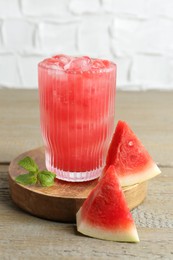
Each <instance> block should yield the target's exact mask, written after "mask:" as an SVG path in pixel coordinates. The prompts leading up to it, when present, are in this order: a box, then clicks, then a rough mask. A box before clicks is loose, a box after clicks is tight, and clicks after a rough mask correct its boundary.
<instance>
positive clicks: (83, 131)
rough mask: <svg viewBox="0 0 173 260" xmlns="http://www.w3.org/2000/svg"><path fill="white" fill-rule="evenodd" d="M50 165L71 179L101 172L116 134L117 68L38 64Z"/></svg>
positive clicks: (60, 174)
mask: <svg viewBox="0 0 173 260" xmlns="http://www.w3.org/2000/svg"><path fill="white" fill-rule="evenodd" d="M38 74H39V95H40V119H41V131H42V137H43V140H44V144H45V158H46V167H47V169H48V170H49V171H52V172H54V173H56V175H57V178H58V179H62V180H66V181H87V180H92V179H95V178H97V177H99V175H100V174H101V171H102V168H103V167H104V163H105V157H106V154H107V151H108V146H109V143H110V140H111V137H112V134H113V130H114V115H115V91H116V65H115V64H113V63H111V62H109V63H108V65H107V66H106V67H104V68H97V66H96V68H94V69H92V68H91V69H89V70H86V71H85V70H77V69H76V68H74V70H73V69H69V70H68V69H66V70H61V69H60V68H59V67H56V66H52V63H50V64H49V62H46V63H45V61H42V62H41V63H39V66H38Z"/></svg>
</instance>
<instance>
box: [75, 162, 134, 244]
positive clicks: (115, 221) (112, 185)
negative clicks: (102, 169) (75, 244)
mask: <svg viewBox="0 0 173 260" xmlns="http://www.w3.org/2000/svg"><path fill="white" fill-rule="evenodd" d="M77 230H78V231H79V232H81V233H83V234H85V235H88V236H91V237H95V238H100V239H105V240H112V241H123V242H139V237H138V233H137V230H136V227H135V224H134V221H133V218H132V215H131V213H130V211H129V209H128V206H127V204H126V201H125V197H124V193H123V191H122V189H121V186H120V183H119V180H118V176H117V174H116V171H115V167H114V166H110V167H109V168H108V170H107V171H106V173H105V175H104V176H103V178H102V179H101V180H100V182H98V184H97V185H96V187H95V188H94V189H93V190H92V191H91V193H90V194H89V196H88V198H87V199H86V200H85V202H84V203H83V205H82V207H81V208H80V209H79V211H78V212H77Z"/></svg>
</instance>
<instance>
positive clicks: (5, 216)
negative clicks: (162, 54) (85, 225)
mask: <svg viewBox="0 0 173 260" xmlns="http://www.w3.org/2000/svg"><path fill="white" fill-rule="evenodd" d="M118 119H122V120H126V121H127V122H128V123H129V124H130V126H131V127H132V129H133V130H134V131H135V133H136V134H137V135H138V137H139V138H140V139H141V140H142V142H143V144H144V145H145V147H146V148H147V149H148V151H149V152H150V154H151V155H152V157H153V159H154V160H155V161H156V162H157V163H158V165H159V167H160V168H161V171H162V174H161V175H159V176H158V177H156V178H155V179H153V180H151V181H150V182H149V188H148V196H147V198H146V200H145V201H144V203H143V204H142V205H140V206H139V207H138V208H136V209H134V210H133V212H132V214H133V216H134V219H135V222H136V225H137V229H138V233H139V237H140V243H138V244H129V243H117V242H111V241H102V240H98V239H92V238H89V237H86V236H83V235H80V234H78V233H77V231H76V226H75V224H64V223H57V222H53V221H47V220H44V219H39V218H36V217H33V216H31V215H29V214H27V213H25V212H23V211H22V210H21V209H19V208H18V207H17V206H15V205H14V203H13V202H12V200H11V198H10V193H9V187H8V178H7V176H8V166H9V163H10V161H11V160H12V159H13V158H15V157H17V156H18V155H19V154H21V153H23V152H24V151H27V150H30V149H33V148H35V147H39V146H41V145H42V144H43V143H42V139H41V136H40V128H39V110H38V93H37V91H36V90H5V89H1V90H0V259H2V260H6V259H22V260H23V259H24V260H25V259H71V260H73V259H75V260H76V259H77V260H78V259H105V260H106V259H173V92H153V91H149V92H118V93H117V103H116V121H117V120H118Z"/></svg>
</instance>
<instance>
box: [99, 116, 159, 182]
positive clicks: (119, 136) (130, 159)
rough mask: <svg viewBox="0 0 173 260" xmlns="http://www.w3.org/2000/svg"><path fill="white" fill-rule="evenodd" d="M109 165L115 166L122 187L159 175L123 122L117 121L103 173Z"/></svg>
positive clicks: (148, 156)
mask: <svg viewBox="0 0 173 260" xmlns="http://www.w3.org/2000/svg"><path fill="white" fill-rule="evenodd" d="M109 165H114V166H115V168H116V172H117V174H118V176H119V180H120V183H121V185H122V186H128V185H133V184H136V183H140V182H143V181H146V180H148V179H151V178H153V177H155V176H156V175H158V174H159V173H161V171H160V169H159V168H158V167H157V165H156V163H155V162H154V161H153V159H152V158H151V156H150V155H149V153H148V152H147V150H146V149H145V147H144V146H143V144H142V143H141V141H140V140H139V139H138V138H137V136H136V135H135V134H134V132H133V131H132V130H131V129H130V127H129V126H128V124H127V123H126V122H123V121H119V122H118V124H117V127H116V129H115V133H114V135H113V138H112V141H111V144H110V147H109V150H108V154H107V159H106V167H105V169H104V171H103V172H105V171H106V169H107V168H108V167H109ZM103 174H104V173H103Z"/></svg>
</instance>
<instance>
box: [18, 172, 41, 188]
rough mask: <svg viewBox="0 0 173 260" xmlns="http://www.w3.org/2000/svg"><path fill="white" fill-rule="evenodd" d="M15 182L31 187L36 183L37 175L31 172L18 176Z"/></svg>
mask: <svg viewBox="0 0 173 260" xmlns="http://www.w3.org/2000/svg"><path fill="white" fill-rule="evenodd" d="M15 180H16V182H18V183H20V184H23V185H32V184H36V183H37V175H36V174H35V173H33V172H29V173H26V174H20V175H18V176H17V177H16V179H15Z"/></svg>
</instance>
